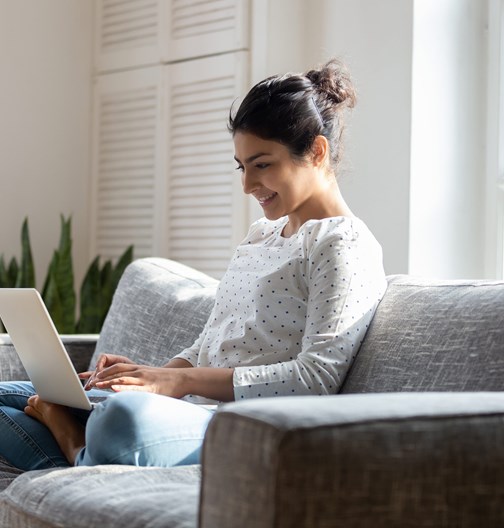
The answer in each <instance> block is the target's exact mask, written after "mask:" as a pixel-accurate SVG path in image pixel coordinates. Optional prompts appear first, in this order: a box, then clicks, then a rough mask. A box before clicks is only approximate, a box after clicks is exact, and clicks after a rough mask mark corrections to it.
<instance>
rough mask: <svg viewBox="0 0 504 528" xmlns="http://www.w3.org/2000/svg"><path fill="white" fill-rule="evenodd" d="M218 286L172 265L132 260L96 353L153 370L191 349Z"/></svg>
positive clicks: (174, 264)
mask: <svg viewBox="0 0 504 528" xmlns="http://www.w3.org/2000/svg"><path fill="white" fill-rule="evenodd" d="M217 285H218V281H217V280H215V279H213V278H211V277H209V276H208V275H205V274H204V273H200V272H198V271H196V270H194V269H192V268H189V267H187V266H184V265H182V264H179V263H177V262H174V261H172V260H167V259H160V258H149V259H140V260H136V261H134V262H133V263H132V264H130V265H129V266H128V268H127V269H126V271H125V272H124V274H123V276H122V278H121V281H120V282H119V286H118V288H117V290H116V292H115V295H114V299H113V301H112V305H111V307H110V310H109V313H108V315H107V318H106V319H105V323H104V325H103V328H102V331H101V333H100V338H99V339H98V343H97V345H96V350H95V353H94V355H93V357H92V359H91V367H93V366H94V364H95V363H96V361H97V359H98V356H99V355H100V354H102V353H110V354H121V355H125V356H127V357H129V358H131V359H132V360H133V361H135V362H137V363H145V364H150V365H154V366H159V365H162V364H164V363H166V361H168V359H170V358H171V357H172V356H174V355H175V354H178V353H179V352H180V351H182V350H183V349H184V348H186V347H189V346H191V345H192V344H193V342H194V341H195V340H196V338H197V337H198V336H199V334H200V332H201V331H202V330H203V327H204V325H205V323H206V320H207V319H208V316H209V314H210V311H211V309H212V307H213V304H214V300H215V291H216V288H217Z"/></svg>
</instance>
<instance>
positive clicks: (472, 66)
mask: <svg viewBox="0 0 504 528" xmlns="http://www.w3.org/2000/svg"><path fill="white" fill-rule="evenodd" d="M256 1H260V2H264V1H266V0H256ZM486 5H487V2H486V0H380V1H375V0H352V1H349V0H310V1H308V0H306V1H303V0H296V1H295V2H294V4H293V5H292V6H291V8H290V9H289V8H288V6H287V2H286V0H269V9H268V23H267V28H268V32H267V41H268V46H267V49H268V54H267V56H266V57H267V59H266V60H265V63H266V64H267V70H268V71H267V73H268V74H272V73H278V72H281V71H287V70H297V71H303V70H305V69H307V68H309V67H311V66H313V65H316V64H318V63H321V62H323V61H325V60H326V59H328V58H330V57H334V56H336V57H340V58H342V59H343V60H344V61H345V62H346V64H347V65H348V67H349V69H350V72H351V74H352V77H353V79H354V82H355V85H356V88H357V92H358V103H357V106H356V108H355V110H354V111H353V114H352V115H351V116H350V120H349V127H348V133H347V138H346V164H344V166H343V171H342V174H341V175H340V185H341V187H342V190H343V193H344V195H345V197H346V199H347V201H348V202H349V204H350V206H351V208H352V209H353V210H354V212H355V213H356V214H357V215H359V216H360V217H362V218H363V219H364V220H365V221H366V222H367V224H368V225H369V227H370V228H371V230H372V231H373V232H374V233H375V235H376V237H377V238H378V240H379V241H380V242H381V244H382V246H383V250H384V262H385V269H386V272H387V273H389V274H392V273H412V274H418V275H423V276H429V277H442V278H476V277H482V276H484V274H485V271H484V243H483V240H484V232H483V230H484V227H483V219H484V185H485V179H484V174H485V165H484V148H485V121H484V117H485V94H486V70H485V64H486V55H485V41H484V25H485V12H486Z"/></svg>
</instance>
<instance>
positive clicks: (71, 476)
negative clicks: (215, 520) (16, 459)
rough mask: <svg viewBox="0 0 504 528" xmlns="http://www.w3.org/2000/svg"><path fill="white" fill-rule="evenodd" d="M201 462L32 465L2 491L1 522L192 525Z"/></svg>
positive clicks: (17, 525)
mask: <svg viewBox="0 0 504 528" xmlns="http://www.w3.org/2000/svg"><path fill="white" fill-rule="evenodd" d="M199 486H200V468H199V466H184V467H182V466H181V467H176V468H170V469H162V468H137V467H133V466H96V467H74V468H65V469H50V470H43V471H30V472H27V473H24V474H23V475H21V476H19V477H18V478H17V479H16V480H15V481H14V482H13V483H12V484H11V485H10V486H9V488H7V490H5V491H4V492H3V493H0V526H8V527H9V528H42V527H43V528H48V527H53V526H54V527H61V526H72V527H73V528H79V527H82V528H90V527H100V528H103V527H104V526H127V527H128V528H135V527H137V528H146V527H149V528H155V527H159V528H161V527H162V528H194V527H195V526H196V525H197V512H198V497H199Z"/></svg>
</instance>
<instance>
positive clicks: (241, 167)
mask: <svg viewBox="0 0 504 528" xmlns="http://www.w3.org/2000/svg"><path fill="white" fill-rule="evenodd" d="M235 170H237V171H241V172H243V165H238V167H235Z"/></svg>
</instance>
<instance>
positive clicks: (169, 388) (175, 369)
mask: <svg viewBox="0 0 504 528" xmlns="http://www.w3.org/2000/svg"><path fill="white" fill-rule="evenodd" d="M172 362H173V364H172V366H170V367H168V365H170V363H172ZM173 365H177V366H173ZM190 367H191V364H190V363H189V362H187V361H185V360H183V359H176V360H172V361H170V362H169V363H168V364H167V366H165V367H149V366H145V365H135V364H130V363H117V364H115V365H112V366H111V367H109V368H106V369H104V370H102V371H101V372H99V373H98V374H97V375H96V378H95V381H94V383H93V386H95V387H96V388H98V389H112V390H113V391H116V392H120V391H124V390H141V391H146V392H154V393H156V394H163V395H165V396H172V397H174V398H183V397H184V396H187V395H188V394H194V395H197V396H203V397H204V398H210V399H212V400H218V401H232V400H234V389H233V374H234V369H230V368H211V367H198V368H190Z"/></svg>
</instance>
